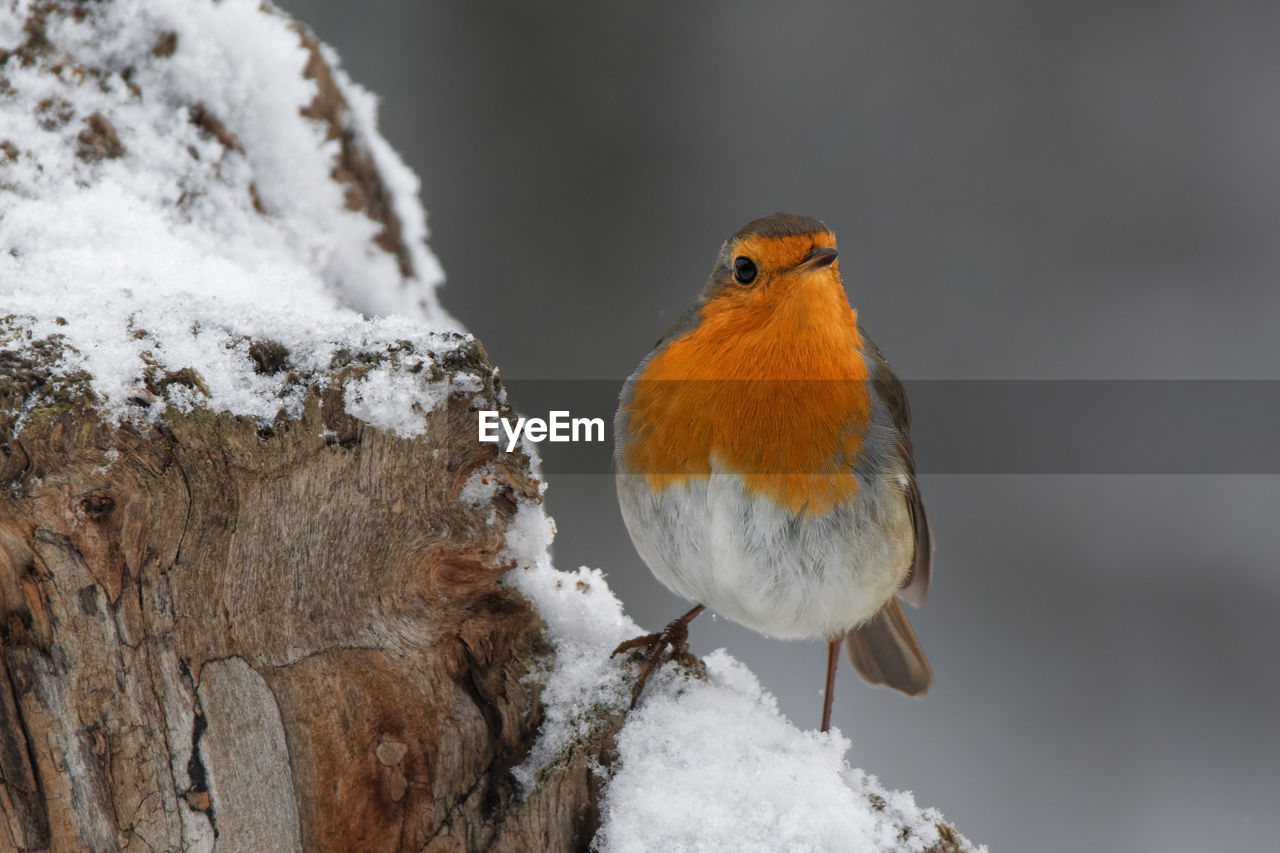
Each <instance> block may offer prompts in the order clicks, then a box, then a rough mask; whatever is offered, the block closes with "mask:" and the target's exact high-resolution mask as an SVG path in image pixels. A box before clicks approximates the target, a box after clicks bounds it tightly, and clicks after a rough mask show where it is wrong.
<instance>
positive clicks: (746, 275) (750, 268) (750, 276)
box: [733, 255, 756, 284]
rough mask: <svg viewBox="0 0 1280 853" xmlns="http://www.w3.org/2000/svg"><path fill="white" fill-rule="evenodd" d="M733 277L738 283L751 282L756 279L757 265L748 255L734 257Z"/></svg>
mask: <svg viewBox="0 0 1280 853" xmlns="http://www.w3.org/2000/svg"><path fill="white" fill-rule="evenodd" d="M733 277H734V278H735V279H736V280H737V282H738V284H750V283H751V282H753V281H755V280H756V265H755V263H754V262H753V261H752V260H751V259H750V258H748V257H745V256H743V255H739V256H738V257H736V258H734V259H733Z"/></svg>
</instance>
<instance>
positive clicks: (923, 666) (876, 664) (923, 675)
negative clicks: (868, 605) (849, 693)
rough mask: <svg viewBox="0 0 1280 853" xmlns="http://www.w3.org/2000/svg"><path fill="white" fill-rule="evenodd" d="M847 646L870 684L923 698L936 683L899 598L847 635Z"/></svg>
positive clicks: (858, 668) (854, 663) (859, 672)
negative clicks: (931, 685)
mask: <svg viewBox="0 0 1280 853" xmlns="http://www.w3.org/2000/svg"><path fill="white" fill-rule="evenodd" d="M844 646H845V650H846V651H848V653H849V660H851V661H853V666H854V668H855V669H857V670H858V674H859V675H861V676H862V677H863V678H864V679H866V680H867V681H868V682H869V683H871V684H883V685H885V686H887V687H892V688H893V689H894V690H899V691H901V692H903V693H905V694H907V695H908V696H922V695H924V692H925V691H926V690H928V689H929V685H930V684H932V683H933V670H932V669H930V668H929V661H928V659H927V658H925V656H924V649H922V648H921V647H920V641H919V640H918V639H916V632H915V631H913V630H912V629H911V623H910V622H908V621H907V614H906V613H905V612H904V611H903V609H902V605H901V604H899V603H898V599H896V598H890V599H889V603H888V604H886V605H885V606H884V607H882V608H881V609H880V612H879V613H877V614H876V615H875V617H874V618H872V620H871V621H870V622H868V623H867V624H865V625H863V626H862V627H860V628H854V629H853V630H852V631H850V632H849V633H848V634H846V635H845V638H844Z"/></svg>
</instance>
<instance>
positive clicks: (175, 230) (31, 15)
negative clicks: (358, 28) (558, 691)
mask: <svg viewBox="0 0 1280 853" xmlns="http://www.w3.org/2000/svg"><path fill="white" fill-rule="evenodd" d="M74 5H75V7H76V8H78V9H80V10H82V12H83V14H82V15H81V17H79V18H77V16H76V14H75V13H72V12H69V11H68V10H69V9H70V8H71V4H69V5H67V6H56V5H55V6H53V7H52V9H51V10H50V11H48V13H47V14H46V13H43V12H40V9H41V8H42V7H41V6H39V5H38V4H35V3H32V2H27V0H11V2H8V3H7V4H4V5H0V49H4V50H14V49H15V48H18V47H19V46H20V45H22V43H23V42H24V40H26V39H28V33H29V31H31V30H32V29H36V30H42V31H43V34H44V38H45V39H47V42H48V48H47V49H44V50H41V51H26V52H25V55H24V54H23V53H15V54H13V55H11V56H9V58H8V61H7V62H5V64H4V66H3V69H2V70H0V74H2V75H3V77H4V78H5V79H6V80H7V85H4V86H0V143H3V145H4V150H3V152H0V188H2V190H3V192H4V196H5V205H4V207H3V208H0V245H3V246H4V247H5V249H6V251H5V252H3V253H0V305H3V310H4V313H5V314H10V315H17V317H18V318H19V319H18V320H17V322H16V323H10V324H8V325H9V327H10V328H11V329H12V328H13V327H14V326H21V327H23V328H25V329H26V330H28V331H29V333H30V334H29V335H26V336H25V339H16V338H14V336H13V335H12V334H9V335H5V334H4V332H3V331H0V336H3V337H6V340H5V346H6V348H14V347H21V346H24V345H29V344H31V343H33V342H35V341H39V340H41V339H45V338H49V337H52V336H58V337H59V338H60V340H61V342H62V344H63V345H64V359H63V364H62V365H61V370H62V372H63V373H70V372H73V371H77V370H82V371H84V372H86V373H87V374H88V375H89V376H90V377H91V382H92V388H93V390H94V391H95V392H96V394H97V395H98V397H99V398H100V401H101V403H102V405H103V408H104V409H105V410H106V411H107V412H108V413H110V414H111V415H112V416H113V417H115V418H119V417H124V416H129V415H130V414H131V412H133V411H136V407H130V406H128V404H127V401H128V399H129V398H130V397H131V396H134V397H136V396H137V389H138V388H139V387H143V386H146V385H147V384H149V382H150V384H152V386H153V387H154V385H155V381H156V380H157V379H159V378H162V377H164V376H165V375H166V374H172V373H174V372H177V371H180V370H182V369H184V368H190V369H192V370H194V371H195V373H196V374H198V376H199V379H200V382H198V383H194V384H195V386H196V387H195V388H194V389H193V388H192V387H190V386H191V385H192V384H193V383H185V384H184V383H171V384H168V385H167V387H165V388H164V390H163V394H164V396H165V397H166V398H167V399H166V402H168V403H170V404H172V405H176V406H178V407H180V408H183V409H186V408H189V407H190V406H192V405H196V404H200V405H205V406H208V407H210V408H212V409H214V410H218V411H228V412H231V413H234V414H239V415H248V416H252V417H257V418H262V419H271V418H274V417H276V416H277V414H278V413H279V412H281V411H283V412H284V413H285V414H288V415H294V414H297V413H298V411H299V409H300V406H301V403H302V400H303V399H304V398H305V395H306V388H305V386H306V385H307V384H308V382H310V381H311V380H312V379H313V378H315V377H320V376H322V375H324V374H325V373H326V372H327V371H329V370H331V369H332V368H333V367H334V366H335V364H336V362H335V359H338V360H340V359H341V358H344V357H350V356H351V355H352V354H361V353H364V354H372V355H373V356H375V358H374V359H373V360H374V361H376V360H377V359H378V358H383V357H385V356H386V355H387V354H388V353H397V352H405V351H407V350H408V349H411V350H412V351H413V352H416V353H417V354H418V355H419V356H420V358H419V360H420V361H421V360H423V359H425V360H428V361H429V360H431V359H432V358H433V357H434V356H438V355H440V354H442V353H444V352H447V351H449V350H452V349H454V348H456V347H457V346H459V345H460V344H462V343H463V342H464V341H465V337H463V336H461V335H458V334H455V333H453V332H454V331H456V329H457V324H456V322H455V321H453V320H452V319H451V318H450V317H449V316H448V315H447V314H446V313H445V312H444V311H443V310H442V309H441V308H440V307H439V305H438V303H437V301H436V297H435V290H436V288H437V286H438V285H439V284H440V283H441V281H442V278H443V276H442V274H441V271H440V266H439V263H438V262H437V261H436V259H435V257H434V256H433V255H432V254H431V252H430V250H429V249H428V248H427V245H426V242H425V239H426V235H427V230H426V216H425V213H424V212H423V209H422V206H421V204H420V203H419V201H418V198H417V193H418V181H417V178H416V177H415V176H414V175H413V174H412V173H411V172H410V171H409V169H408V168H407V167H406V166H405V165H404V164H403V163H402V162H401V160H400V159H399V157H398V156H397V155H396V154H395V153H394V152H393V151H392V149H391V147H390V146H389V145H388V144H387V143H386V142H385V140H383V139H382V137H381V136H380V135H379V134H378V132H377V129H376V116H375V113H376V101H375V99H374V98H373V96H372V95H370V94H369V93H367V92H365V91H364V90H363V89H361V88H359V87H358V86H356V85H355V84H353V83H352V82H351V81H350V80H349V78H348V77H347V76H346V74H345V73H343V72H342V71H341V69H340V68H337V67H336V66H335V67H334V68H333V76H334V80H335V83H336V84H337V86H338V89H339V90H340V92H341V93H342V95H343V97H344V98H345V99H346V100H347V102H348V104H349V106H350V109H349V110H348V111H347V112H346V113H345V118H344V119H343V121H344V131H345V132H346V133H348V134H349V135H350V136H352V137H353V138H354V139H356V140H357V141H358V143H359V144H360V145H362V146H363V147H364V148H365V149H366V150H367V151H368V154H369V156H370V157H371V158H372V160H373V162H374V163H375V164H376V166H377V167H378V169H379V170H380V172H381V175H382V177H383V182H384V184H385V185H386V187H387V189H388V191H389V194H390V196H389V197H390V202H391V207H392V208H393V209H394V210H395V212H396V213H397V214H398V217H399V219H400V227H401V234H402V236H403V239H404V241H405V245H406V247H407V255H408V259H409V263H410V265H411V267H412V269H413V271H414V274H413V275H410V276H406V275H404V274H403V273H402V272H401V269H400V264H399V260H398V259H397V258H396V257H395V256H394V255H393V254H391V253H389V252H387V251H385V250H384V249H382V248H381V247H379V246H378V245H377V244H376V242H375V240H376V238H377V237H378V235H379V233H380V231H381V230H382V225H381V224H380V223H378V222H375V221H374V220H372V219H370V218H369V217H368V216H366V215H365V214H364V213H363V212H360V211H354V210H350V209H348V206H347V199H346V192H347V188H346V187H345V185H343V184H342V183H339V182H338V181H335V180H333V179H332V178H331V173H332V172H333V170H334V166H335V162H336V161H335V157H336V156H337V155H338V154H339V153H340V142H339V140H338V139H329V138H327V133H328V126H327V125H326V124H325V123H323V122H321V121H317V120H314V119H310V118H307V117H305V116H303V115H302V113H301V110H302V109H303V108H304V107H307V106H308V105H309V104H310V103H311V102H312V100H313V98H314V97H315V95H316V92H317V91H318V89H317V85H316V83H315V82H314V81H312V80H309V79H307V78H305V77H304V76H303V73H302V72H303V68H304V66H305V65H306V63H307V60H308V56H309V54H308V52H307V50H306V49H305V48H304V46H303V44H302V40H301V37H300V35H299V33H298V31H296V30H295V29H294V27H293V24H292V23H291V22H290V21H289V20H288V19H287V18H285V17H284V16H282V15H279V14H276V13H274V12H273V11H271V10H270V9H266V10H264V8H263V7H262V6H261V5H260V4H259V3H258V2H257V0H223V2H219V3H210V2H207V0H117V2H112V3H106V4H74ZM38 12H39V14H37V13H38ZM166 34H172V35H168V36H167V35H166ZM166 41H167V44H168V45H169V47H170V48H171V50H168V49H164V48H162V47H161V45H163V44H166ZM33 56H34V61H32V57H33ZM325 56H326V57H327V58H328V59H329V60H330V61H331V62H334V63H336V56H334V55H333V53H332V52H330V51H326V52H325ZM193 109H195V110H197V111H202V113H203V115H205V116H209V117H212V120H213V121H214V122H217V123H220V125H221V127H222V128H225V134H229V136H224V138H222V139H219V138H218V137H219V136H221V135H223V134H219V133H214V132H211V131H210V129H209V128H210V127H213V126H214V125H213V124H212V122H206V123H205V126H204V127H201V126H198V125H197V122H196V121H195V120H194V118H193V116H195V115H197V114H198V113H193ZM98 116H100V117H101V119H105V125H106V126H108V129H109V132H108V133H107V134H106V135H104V134H102V133H100V132H99V133H96V134H95V129H97V130H99V131H100V130H101V128H103V127H104V123H103V122H102V121H101V120H100V119H98V118H94V117H98ZM110 133H114V134H115V137H116V139H117V140H118V144H114V143H113V140H112V139H111V138H110ZM232 137H234V138H232ZM95 144H96V145H97V147H96V148H94V145H95ZM362 312H363V313H362ZM366 315H368V316H366ZM380 315H387V316H380ZM391 315H394V316H391ZM370 317H372V319H370ZM253 341H271V342H274V343H278V344H280V345H282V346H283V347H284V348H285V350H286V351H287V369H285V370H280V371H277V372H274V373H272V372H263V371H261V370H259V369H255V367H256V365H255V363H254V361H253V359H251V358H250V357H249V347H250V344H251V342H253ZM368 360H369V359H366V361H368ZM431 375H432V372H431V371H429V370H420V371H418V372H409V371H405V370H402V369H399V366H398V365H397V364H393V363H390V362H389V361H384V362H383V363H378V364H376V365H375V366H373V367H372V368H371V369H369V370H367V371H364V372H362V373H359V374H358V375H356V376H355V377H354V378H353V381H352V382H351V383H350V384H349V385H348V387H347V388H346V392H345V393H346V402H347V404H348V407H349V409H350V411H351V412H352V413H353V414H355V415H356V416H357V417H360V418H361V419H363V420H366V421H368V422H369V423H371V424H373V425H375V426H379V427H383V428H387V429H391V430H393V431H395V432H396V433H398V434H401V435H415V434H417V433H419V432H420V431H421V430H422V413H423V412H424V411H427V410H429V409H430V408H431V407H432V406H433V405H435V404H437V403H438V402H439V401H440V400H441V399H443V398H444V397H445V396H447V394H448V393H450V391H452V390H465V389H463V388H450V387H449V384H448V381H447V380H437V381H432V380H431V379H429V377H430V376H431ZM436 375H438V373H437V374H436ZM458 381H465V380H464V379H463V378H461V377H459V378H458ZM162 384H163V383H162Z"/></svg>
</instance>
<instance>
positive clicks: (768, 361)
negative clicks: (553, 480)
mask: <svg viewBox="0 0 1280 853" xmlns="http://www.w3.org/2000/svg"><path fill="white" fill-rule="evenodd" d="M775 287H776V288H777V293H776V294H770V296H769V298H767V299H760V300H756V301H755V302H751V303H741V302H739V303H735V304H725V303H721V302H718V301H716V300H713V301H711V302H708V303H707V304H706V305H704V306H703V308H702V310H701V312H700V314H701V322H700V323H699V325H698V326H697V327H696V328H695V329H693V330H692V331H691V332H689V333H687V334H685V335H684V336H683V337H681V338H679V339H677V340H675V341H673V342H672V343H670V344H669V345H668V346H667V348H666V349H665V350H663V352H661V353H659V354H658V355H657V356H655V357H654V358H653V359H652V360H651V361H650V362H649V364H648V366H647V368H646V369H645V371H644V373H643V375H642V376H640V377H639V378H638V380H637V382H636V383H635V386H634V387H633V389H632V397H631V400H630V402H629V403H628V405H627V413H628V415H629V419H628V425H629V438H628V441H627V444H626V446H625V448H624V454H625V461H626V465H627V468H628V470H629V471H631V472H632V473H637V474H641V473H643V474H645V475H646V476H647V477H648V482H649V486H650V488H654V489H662V488H668V487H671V486H675V485H679V484H682V483H685V482H687V481H688V480H689V479H690V478H705V477H707V476H708V475H709V474H710V473H711V465H712V459H713V458H715V459H716V460H717V461H718V462H719V463H720V465H721V466H722V467H724V468H726V469H727V470H729V471H732V472H734V473H737V474H739V475H740V476H742V477H743V479H744V480H745V482H746V485H747V487H748V488H749V489H751V490H752V491H754V492H755V493H756V494H760V495H764V496H767V497H769V498H770V499H772V500H773V501H775V502H776V503H778V504H779V505H781V506H784V507H786V508H787V509H789V510H791V511H792V512H801V511H807V512H811V513H815V514H820V513H823V512H825V511H827V510H828V509H830V508H831V507H832V506H833V505H835V504H836V503H839V502H841V501H843V500H845V499H846V498H847V497H849V496H850V495H851V494H853V493H854V492H855V491H856V490H857V487H858V485H857V479H856V478H855V477H854V475H853V470H852V466H853V461H854V458H855V457H856V455H857V453H858V451H859V449H860V448H861V447H862V439H863V435H864V433H865V430H866V426H867V424H868V423H869V421H870V415H871V398H870V392H869V387H868V383H867V368H866V365H865V363H864V362H863V359H862V355H861V348H862V339H861V337H860V336H859V335H858V327H857V314H856V313H855V312H854V310H853V309H852V308H851V307H849V303H848V300H847V298H846V297H845V294H844V289H843V288H842V287H841V286H840V284H839V281H838V279H836V278H835V277H834V276H808V277H806V278H805V279H804V280H801V281H798V282H789V283H786V285H785V286H784V285H783V283H778V284H777V285H775Z"/></svg>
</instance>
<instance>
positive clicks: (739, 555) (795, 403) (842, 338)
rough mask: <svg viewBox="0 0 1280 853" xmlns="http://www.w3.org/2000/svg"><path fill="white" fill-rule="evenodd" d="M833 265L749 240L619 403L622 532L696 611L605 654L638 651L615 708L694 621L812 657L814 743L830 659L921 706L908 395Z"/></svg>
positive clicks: (924, 563) (921, 591) (920, 548)
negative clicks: (637, 666) (730, 625)
mask: <svg viewBox="0 0 1280 853" xmlns="http://www.w3.org/2000/svg"><path fill="white" fill-rule="evenodd" d="M837 254H838V253H837V251H836V238H835V235H834V234H833V233H832V232H831V230H830V229H829V228H827V227H826V226H825V225H823V224H822V223H821V222H819V221H818V220H816V219H812V218H810V217H807V216H799V215H797V214H793V213H775V214H773V215H772V216H766V217H763V218H760V219H756V220H754V221H752V222H749V223H747V225H746V226H744V227H743V228H742V230H740V231H738V233H736V234H734V235H733V236H732V237H730V238H729V240H728V241H727V242H725V244H724V246H723V247H722V248H721V249H720V254H719V257H717V258H716V265H715V267H714V269H712V271H711V278H710V280H709V281H708V282H707V285H706V287H705V288H704V289H703V291H702V295H701V296H700V297H699V298H698V300H697V302H695V303H694V305H693V306H692V307H691V308H690V309H689V310H688V311H686V312H685V313H684V315H683V316H682V317H681V318H680V319H679V320H677V321H676V323H675V325H674V326H672V327H671V329H670V330H669V331H668V332H667V334H666V335H665V336H664V337H663V338H662V340H660V341H659V342H658V344H657V346H656V347H655V348H654V350H653V352H651V353H649V355H648V356H647V357H646V358H645V359H644V361H642V362H640V366H639V367H638V368H636V371H635V373H633V374H632V375H631V376H630V378H628V379H627V382H626V384H625V385H624V386H623V389H622V394H621V401H620V405H619V407H618V413H617V416H616V419H615V435H616V440H617V444H616V447H615V451H614V461H615V464H616V468H617V487H618V501H619V503H620V504H621V507H622V516H623V518H624V519H625V521H626V525H627V530H628V531H629V532H630V534H631V540H632V542H634V543H635V547H636V550H637V551H638V552H639V553H640V556H641V558H643V559H644V561H645V563H646V564H648V566H649V569H650V570H651V571H652V572H653V574H654V575H655V576H656V577H657V578H658V580H660V581H662V583H663V584H665V585H666V587H667V588H668V589H670V590H671V591H672V592H674V593H676V594H677V595H680V596H682V597H684V598H685V599H687V600H689V601H690V602H692V603H693V604H694V605H696V606H695V607H694V608H693V609H692V610H690V611H689V612H688V613H686V614H684V615H683V616H681V617H680V618H678V619H675V620H673V621H672V622H671V623H670V624H668V625H667V627H666V629H665V630H663V631H662V632H660V633H657V634H649V635H646V636H643V637H637V638H636V639H634V640H629V641H627V642H625V643H623V644H622V645H620V646H618V648H617V649H616V650H615V651H614V654H618V653H620V652H623V651H627V650H630V649H638V648H643V649H647V654H646V656H645V661H644V665H643V666H642V668H641V671H640V675H639V677H638V678H637V680H636V684H635V687H634V689H633V692H632V700H631V704H632V707H634V706H635V702H636V699H637V698H638V697H639V696H640V693H641V691H642V690H643V689H644V684H645V681H646V680H647V679H648V677H649V675H650V673H652V672H653V670H654V669H655V668H656V667H657V666H658V664H659V662H660V660H661V657H662V653H663V651H664V650H666V649H667V648H670V649H671V657H672V658H676V657H681V656H683V655H685V654H686V653H687V651H688V628H689V623H690V622H692V621H693V619H694V618H695V617H696V616H697V615H698V614H699V613H701V612H702V611H703V609H705V608H707V607H710V608H711V609H712V610H714V611H716V612H717V613H719V614H721V615H722V616H725V617H727V618H729V619H732V620H733V621H735V622H738V623H740V624H742V625H745V626H747V627H748V628H751V629H753V630H755V631H759V632H760V633H762V634H765V635H767V636H772V637H777V638H779V639H811V638H822V639H824V640H826V641H827V680H826V691H825V694H824V697H823V707H822V730H823V731H826V730H827V729H828V727H829V726H830V723H831V702H832V690H833V688H834V686H835V675H836V666H837V664H838V662H839V654H840V645H841V643H842V642H843V644H844V646H845V648H846V649H847V650H848V653H849V658H850V660H851V661H852V662H853V665H854V667H855V668H856V669H857V670H858V672H859V673H860V674H861V675H862V677H863V678H864V679H865V680H866V681H868V682H870V683H872V684H884V685H887V686H889V687H892V688H894V689H895V690H899V691H901V692H903V693H906V694H908V695H911V696H919V695H922V694H923V693H924V692H925V691H926V690H927V689H928V687H929V684H930V682H931V681H932V678H933V674H932V671H931V670H930V668H929V663H928V661H927V660H926V659H925V655H924V651H923V649H921V647H920V642H919V641H918V640H917V639H916V636H915V632H914V631H913V630H912V629H911V624H910V622H908V621H907V617H906V614H905V613H904V612H903V609H902V605H901V604H900V603H899V600H898V599H899V598H901V599H904V600H906V601H908V602H909V603H911V604H913V605H917V606H918V605H920V604H922V603H923V602H924V600H925V597H926V594H927V593H928V589H929V578H930V573H931V564H932V559H933V537H932V534H931V533H930V529H929V522H928V520H927V518H926V517H925V511H924V504H923V502H922V501H921V499H920V492H919V489H917V487H916V479H915V467H914V463H913V460H912V451H911V440H910V437H909V429H910V412H909V410H908V407H907V397H906V392H905V391H904V389H903V387H902V383H901V382H900V381H899V380H898V378H897V377H896V376H895V375H894V374H893V371H891V370H890V369H889V365H888V363H887V362H886V361H885V358H884V356H883V355H882V354H881V352H880V350H879V348H878V347H877V346H876V345H875V344H874V343H872V341H871V339H870V338H868V337H867V335H866V333H865V332H864V331H863V330H862V329H861V328H859V326H858V315H857V312H856V311H855V310H854V309H853V308H852V307H851V306H850V305H849V299H848V297H847V296H846V294H845V290H844V285H843V283H842V281H841V279H840V268H839V264H838V262H837V260H836V259H837Z"/></svg>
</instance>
